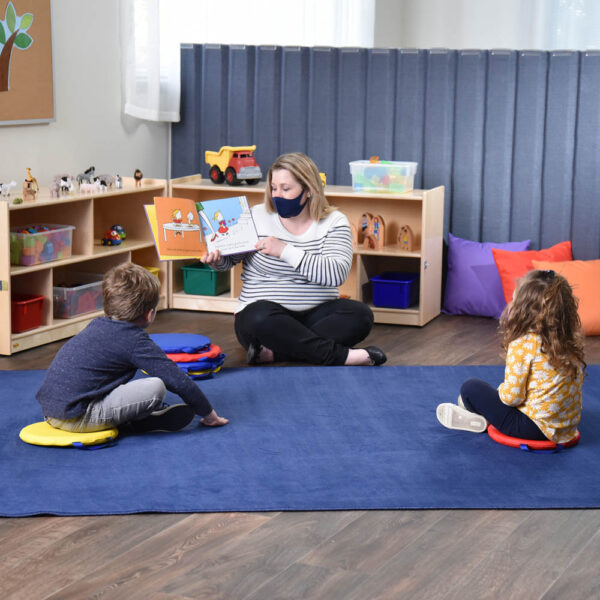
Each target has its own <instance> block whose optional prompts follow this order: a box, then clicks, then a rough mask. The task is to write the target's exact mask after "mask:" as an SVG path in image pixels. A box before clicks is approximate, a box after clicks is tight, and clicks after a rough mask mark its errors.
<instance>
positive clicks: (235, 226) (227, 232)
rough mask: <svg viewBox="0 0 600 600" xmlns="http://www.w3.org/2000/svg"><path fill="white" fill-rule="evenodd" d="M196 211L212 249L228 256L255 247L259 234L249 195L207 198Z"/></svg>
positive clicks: (198, 203)
mask: <svg viewBox="0 0 600 600" xmlns="http://www.w3.org/2000/svg"><path fill="white" fill-rule="evenodd" d="M196 210H197V212H198V215H199V217H200V225H201V227H202V233H203V234H204V241H205V242H206V246H207V248H208V251H209V252H214V251H215V250H219V251H220V252H221V254H222V255H223V256H227V255H229V254H240V253H242V252H252V251H254V250H255V247H254V246H255V245H256V242H258V234H257V233H256V227H255V225H254V221H253V220H252V214H251V212H250V206H249V205H248V199H247V198H246V196H235V197H233V198H220V199H218V200H203V201H202V202H197V203H196Z"/></svg>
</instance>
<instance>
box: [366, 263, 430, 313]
mask: <svg viewBox="0 0 600 600" xmlns="http://www.w3.org/2000/svg"><path fill="white" fill-rule="evenodd" d="M371 284H372V286H373V306H379V307H381V308H408V307H409V306H412V305H413V304H416V303H417V302H418V301H419V275H418V274H417V273H402V272H397V271H386V272H385V273H381V274H380V275H375V277H371Z"/></svg>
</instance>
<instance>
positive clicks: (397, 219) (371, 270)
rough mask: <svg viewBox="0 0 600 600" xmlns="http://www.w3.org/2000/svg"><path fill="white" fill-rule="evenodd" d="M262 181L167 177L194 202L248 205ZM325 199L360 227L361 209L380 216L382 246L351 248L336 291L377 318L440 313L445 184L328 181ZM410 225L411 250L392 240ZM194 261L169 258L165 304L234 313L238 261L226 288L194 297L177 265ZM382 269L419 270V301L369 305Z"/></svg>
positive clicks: (405, 320) (410, 321) (259, 196)
mask: <svg viewBox="0 0 600 600" xmlns="http://www.w3.org/2000/svg"><path fill="white" fill-rule="evenodd" d="M264 192H265V184H264V182H261V183H259V184H258V185H254V186H248V185H240V186H229V185H226V184H220V185H217V184H213V183H211V182H210V181H208V180H202V178H201V177H200V176H199V175H191V176H189V177H182V178H179V179H173V180H171V181H170V195H171V196H175V197H179V198H191V199H192V200H194V201H196V202H201V201H203V200H212V199H215V198H225V197H231V196H246V197H247V198H248V202H249V204H250V205H251V206H254V205H256V204H260V203H261V202H262V201H263V199H264ZM325 195H326V196H327V199H328V200H329V203H330V204H332V205H333V206H336V207H337V208H339V209H340V210H341V211H342V212H343V213H344V214H345V215H346V216H347V217H348V220H349V221H350V223H352V224H353V225H354V226H355V227H356V228H358V227H359V222H360V217H361V215H362V214H363V213H364V212H369V213H371V214H372V215H381V216H382V217H383V219H384V221H385V237H386V245H385V247H384V248H383V249H381V250H365V249H362V248H360V247H356V248H355V251H354V260H353V263H352V269H351V271H350V274H349V276H348V279H347V280H346V282H345V283H344V285H342V286H341V287H340V293H341V294H343V295H346V296H349V297H350V298H353V299H356V300H361V301H363V302H366V303H367V304H369V305H370V306H371V308H372V310H373V313H374V315H375V322H376V323H389V324H395V325H415V326H422V325H425V324H426V323H428V322H429V321H431V319H433V318H435V317H436V316H437V315H439V313H440V309H441V293H442V248H443V223H444V187H443V186H440V187H436V188H433V189H430V190H413V191H412V192H409V193H407V194H366V193H359V192H355V191H354V190H353V189H352V188H351V187H349V186H334V185H329V186H326V188H325ZM402 225H409V226H410V228H411V229H412V231H413V235H414V248H416V249H415V250H413V251H412V252H407V251H404V250H400V249H399V247H398V245H397V244H396V241H395V240H396V238H397V236H398V232H399V229H400V227H401V226H402ZM190 262H193V261H171V264H170V276H169V279H170V286H169V287H170V292H169V307H170V308H179V309H185V310H202V311H212V312H230V313H233V312H234V310H235V307H236V305H237V297H238V296H239V294H240V292H241V279H240V273H241V266H240V265H237V266H236V267H235V268H234V269H232V271H231V289H230V291H229V292H227V293H225V294H221V295H220V296H196V295H191V294H186V293H185V292H184V291H183V275H182V271H181V267H182V266H183V265H185V264H189V263H190ZM383 271H408V272H413V273H418V274H419V276H420V279H419V303H418V305H416V306H411V307H409V308H407V309H395V308H380V307H375V306H373V303H372V292H371V282H370V278H371V277H373V276H374V275H377V274H380V273H382V272H383Z"/></svg>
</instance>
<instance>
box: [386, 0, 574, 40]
mask: <svg viewBox="0 0 600 600" xmlns="http://www.w3.org/2000/svg"><path fill="white" fill-rule="evenodd" d="M375 6H376V8H375V45H376V46H379V47H382V46H383V47H392V48H440V47H444V48H455V49H460V48H479V49H491V48H511V49H550V47H551V46H552V42H553V40H554V39H555V38H556V35H553V34H555V33H556V28H557V24H556V23H555V21H556V18H557V15H560V16H564V15H562V14H561V13H559V12H557V9H556V6H555V3H554V2H551V1H550V0H376V5H375Z"/></svg>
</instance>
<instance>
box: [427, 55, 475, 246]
mask: <svg viewBox="0 0 600 600" xmlns="http://www.w3.org/2000/svg"><path fill="white" fill-rule="evenodd" d="M486 69H487V52H485V51H483V50H461V51H459V53H458V65H457V69H456V107H455V109H454V135H453V139H452V140H451V141H452V142H453V152H452V154H453V160H452V162H453V168H452V181H453V186H452V191H453V194H454V202H453V203H452V210H451V213H450V216H451V222H452V232H453V233H454V234H455V235H457V236H459V237H462V238H467V239H470V240H477V239H479V236H480V235H481V211H482V205H481V198H482V183H483V182H482V167H483V156H484V153H483V149H484V145H483V140H484V125H485V98H486V93H485V92H486V89H485V82H486V72H487V71H486ZM433 135H435V134H433Z"/></svg>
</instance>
